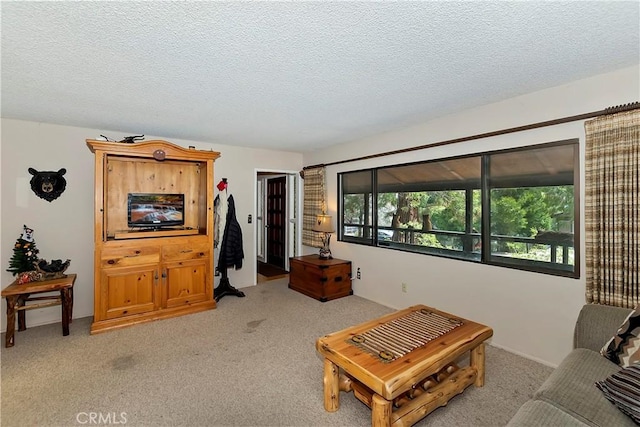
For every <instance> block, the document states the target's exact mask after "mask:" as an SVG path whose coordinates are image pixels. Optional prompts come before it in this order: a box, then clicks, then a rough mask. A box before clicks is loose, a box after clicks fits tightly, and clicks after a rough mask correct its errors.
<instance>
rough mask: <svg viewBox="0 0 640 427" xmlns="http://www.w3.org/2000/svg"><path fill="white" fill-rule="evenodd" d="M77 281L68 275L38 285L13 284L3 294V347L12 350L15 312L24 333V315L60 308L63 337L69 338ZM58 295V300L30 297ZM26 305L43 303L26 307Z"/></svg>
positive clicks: (55, 297)
mask: <svg viewBox="0 0 640 427" xmlns="http://www.w3.org/2000/svg"><path fill="white" fill-rule="evenodd" d="M75 281H76V275H75V274H67V275H66V276H65V277H62V278H59V279H52V280H43V281H38V282H29V283H24V284H18V283H17V282H16V281H14V282H13V283H11V284H10V285H9V286H7V287H6V288H4V289H3V290H2V297H3V298H6V299H7V334H6V336H5V347H13V346H14V344H15V337H14V335H15V331H16V311H17V312H18V330H19V331H24V330H26V329H27V322H26V318H25V311H26V310H31V309H34V308H43V307H50V306H54V305H62V335H63V336H67V335H69V323H71V318H72V316H73V284H74V283H75ZM54 291H60V296H57V295H54V296H37V297H30V295H31V294H40V293H43V292H54ZM27 301H45V302H38V303H35V304H29V305H27Z"/></svg>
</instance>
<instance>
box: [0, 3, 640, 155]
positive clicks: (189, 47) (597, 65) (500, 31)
mask: <svg viewBox="0 0 640 427" xmlns="http://www.w3.org/2000/svg"><path fill="white" fill-rule="evenodd" d="M0 8H1V13H2V63H1V64H2V116H3V117H6V118H16V119H23V120H31V121H38V122H49V123H57V124H64V125H71V126H80V127H89V128H95V129H113V130H117V131H122V132H124V134H117V135H113V137H114V138H120V137H122V136H126V135H133V134H149V135H162V136H163V137H167V138H181V139H192V140H199V141H207V142H213V143H220V144H229V145H239V146H247V147H265V148H275V149H284V150H291V151H307V150H312V149H314V148H318V147H324V146H329V145H332V144H338V143H342V142H346V141H350V140H354V139H358V138H362V137H365V136H368V135H372V134H376V133H380V132H384V131H388V130H392V129H395V128H399V127H405V126H409V125H412V124H415V123H419V122H423V121H426V120H429V119H432V118H435V117H438V116H442V115H445V114H448V113H453V112H456V111H460V110H463V109H467V108H471V107H475V106H478V105H483V104H487V103H490V102H495V101H499V100H502V99H506V98H510V97H514V96H518V95H521V94H524V93H528V92H532V91H536V90H540V89H544V88H547V87H552V86H556V85H560V84H563V83H566V82H569V81H572V80H576V79H580V78H585V77H589V76H592V75H596V74H600V73H604V72H608V71H613V70H616V69H620V68H624V67H628V66H632V65H635V64H638V63H640V38H639V33H640V12H639V11H640V2H638V1H629V2H614V1H596V2H588V1H582V2H578V1H570V2H548V1H544V2H533V1H531V2H497V1H494V2H436V1H432V2H426V1H425V2H344V1H341V2H329V1H322V2H67V1H63V2H59V1H58V2H26V1H25V2H21V1H19V2H6V1H3V2H2V3H1V4H0ZM604 107H606V106H603V108H604ZM95 136H97V135H87V137H95ZM108 136H109V135H108Z"/></svg>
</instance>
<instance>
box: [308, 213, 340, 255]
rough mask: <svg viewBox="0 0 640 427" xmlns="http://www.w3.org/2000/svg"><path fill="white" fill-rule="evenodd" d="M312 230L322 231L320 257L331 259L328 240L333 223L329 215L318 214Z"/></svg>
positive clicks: (332, 230)
mask: <svg viewBox="0 0 640 427" xmlns="http://www.w3.org/2000/svg"><path fill="white" fill-rule="evenodd" d="M311 230H313V231H317V232H319V233H322V248H320V259H332V258H333V257H332V256H331V249H329V241H330V240H331V233H333V232H334V231H335V230H334V229H333V224H332V223H331V215H318V216H317V218H316V222H315V224H314V225H313V228H311Z"/></svg>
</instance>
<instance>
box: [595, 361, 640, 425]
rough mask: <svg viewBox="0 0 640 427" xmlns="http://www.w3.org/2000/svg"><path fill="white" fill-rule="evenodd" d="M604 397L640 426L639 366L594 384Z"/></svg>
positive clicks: (632, 366) (633, 366) (626, 369)
mask: <svg viewBox="0 0 640 427" xmlns="http://www.w3.org/2000/svg"><path fill="white" fill-rule="evenodd" d="M596 386H597V387H598V388H599V389H600V390H602V393H603V394H604V397H606V398H607V399H609V400H610V401H611V403H613V404H614V405H616V406H617V407H618V408H619V409H620V410H621V411H622V412H623V413H625V414H627V415H628V416H630V417H631V418H633V419H634V420H635V422H636V423H638V424H640V365H637V364H636V365H631V366H629V367H628V368H624V369H623V370H621V371H620V372H616V373H615V374H613V375H610V376H608V377H607V378H606V379H605V380H604V381H598V382H596Z"/></svg>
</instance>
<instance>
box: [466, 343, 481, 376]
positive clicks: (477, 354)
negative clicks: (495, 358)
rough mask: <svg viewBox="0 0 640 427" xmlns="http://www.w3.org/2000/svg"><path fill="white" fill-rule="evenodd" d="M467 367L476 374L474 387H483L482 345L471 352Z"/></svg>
mask: <svg viewBox="0 0 640 427" xmlns="http://www.w3.org/2000/svg"><path fill="white" fill-rule="evenodd" d="M469 365H471V366H472V367H473V368H475V369H476V371H477V372H478V375H477V376H476V381H475V382H474V385H475V386H476V387H482V386H483V385H484V343H480V345H479V346H477V347H476V348H474V349H473V350H471V355H470V356H469Z"/></svg>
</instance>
